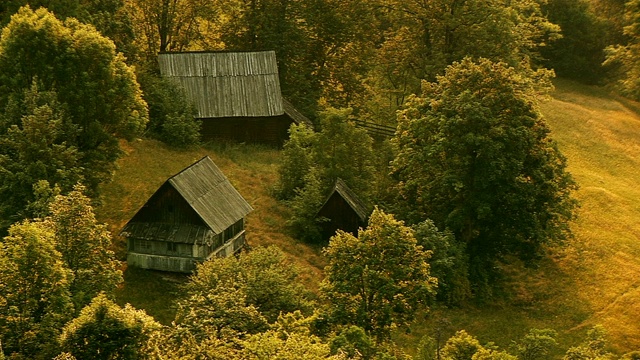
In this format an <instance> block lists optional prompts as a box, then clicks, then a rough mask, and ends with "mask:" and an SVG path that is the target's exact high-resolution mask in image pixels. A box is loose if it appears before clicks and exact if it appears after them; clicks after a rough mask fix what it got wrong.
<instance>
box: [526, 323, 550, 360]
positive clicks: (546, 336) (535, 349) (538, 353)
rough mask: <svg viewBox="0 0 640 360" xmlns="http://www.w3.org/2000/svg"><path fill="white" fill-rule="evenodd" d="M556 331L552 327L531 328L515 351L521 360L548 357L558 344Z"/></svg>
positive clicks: (536, 359)
mask: <svg viewBox="0 0 640 360" xmlns="http://www.w3.org/2000/svg"><path fill="white" fill-rule="evenodd" d="M556 336H558V333H556V332H555V331H554V330H550V329H542V330H540V329H531V330H530V331H529V333H528V334H527V335H525V336H524V337H523V338H522V339H521V340H520V342H518V344H516V345H515V352H516V354H517V355H518V358H519V359H521V360H538V359H540V360H541V359H547V358H548V356H549V354H550V353H551V350H552V349H553V348H554V347H555V346H557V345H558V342H557V341H556V339H555V338H556Z"/></svg>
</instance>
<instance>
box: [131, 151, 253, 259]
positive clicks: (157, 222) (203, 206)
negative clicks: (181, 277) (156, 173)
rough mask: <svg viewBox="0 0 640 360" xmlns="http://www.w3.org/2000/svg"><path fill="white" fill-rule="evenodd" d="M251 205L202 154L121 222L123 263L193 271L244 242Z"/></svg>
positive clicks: (235, 250) (235, 249) (224, 255)
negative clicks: (122, 225) (124, 252)
mask: <svg viewBox="0 0 640 360" xmlns="http://www.w3.org/2000/svg"><path fill="white" fill-rule="evenodd" d="M252 210H253V208H252V207H251V205H249V204H248V203H247V201H246V200H245V199H244V198H243V197H242V196H241V195H240V193H238V191H237V190H236V189H235V188H234V187H233V186H232V185H231V183H230V182H229V179H227V178H226V177H225V176H224V174H223V173H222V172H221V171H220V169H218V167H217V166H216V165H215V164H214V163H213V161H212V160H211V159H210V158H209V157H208V156H205V157H204V158H202V159H201V160H199V161H197V162H196V163H194V164H193V165H191V166H189V167H187V168H186V169H184V170H182V171H181V172H180V173H178V174H176V175H174V176H172V177H171V178H169V179H168V180H167V181H166V182H165V183H164V184H162V186H160V188H159V189H158V190H157V191H156V192H155V193H154V194H153V195H152V196H151V198H149V200H148V201H147V202H146V204H144V206H142V208H141V209H140V210H138V212H137V213H136V214H135V215H134V216H133V218H132V219H131V220H130V221H129V222H128V223H127V224H126V225H125V226H124V228H123V229H122V231H121V233H120V234H121V235H122V236H125V237H126V238H127V246H128V253H127V263H128V264H129V265H130V266H136V267H140V268H144V269H155V270H164V271H173V272H191V271H192V270H193V269H194V268H195V264H196V263H198V262H202V261H204V260H207V259H209V258H211V257H212V256H218V257H226V256H230V255H232V254H234V253H236V252H237V251H239V250H240V249H242V247H243V246H244V243H245V236H244V234H245V230H244V219H245V216H246V215H247V214H249V213H250V212H251V211H252Z"/></svg>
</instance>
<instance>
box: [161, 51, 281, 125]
mask: <svg viewBox="0 0 640 360" xmlns="http://www.w3.org/2000/svg"><path fill="white" fill-rule="evenodd" d="M158 62H159V65H160V73H161V74H162V76H164V77H166V78H169V79H174V80H175V81H177V82H178V83H180V84H181V85H182V87H183V88H184V89H185V93H186V95H187V96H188V97H189V98H190V99H191V100H192V101H193V102H194V103H195V105H196V108H197V109H198V112H199V117H201V118H221V117H261V116H278V115H282V114H284V113H285V109H284V104H283V101H282V94H281V91H280V81H279V79H278V66H277V63H276V54H275V52H274V51H260V52H186V53H161V54H159V55H158Z"/></svg>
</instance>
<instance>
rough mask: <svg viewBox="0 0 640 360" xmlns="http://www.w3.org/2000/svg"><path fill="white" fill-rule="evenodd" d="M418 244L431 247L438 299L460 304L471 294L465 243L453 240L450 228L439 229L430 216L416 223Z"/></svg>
mask: <svg viewBox="0 0 640 360" xmlns="http://www.w3.org/2000/svg"><path fill="white" fill-rule="evenodd" d="M413 230H414V231H415V234H416V240H417V241H418V245H420V246H422V248H423V249H424V250H427V251H431V253H432V255H431V258H430V259H429V266H430V271H431V275H433V276H434V277H435V278H437V279H438V294H437V298H438V300H440V301H442V302H444V303H445V304H448V305H459V304H461V303H462V302H463V301H465V300H467V299H469V298H470V297H471V285H470V284H469V261H468V255H467V254H466V252H465V248H464V244H463V243H460V242H458V241H456V239H455V238H454V236H453V234H452V233H451V231H443V232H440V231H438V228H437V227H436V226H435V225H434V224H433V221H431V220H425V221H423V222H421V223H419V224H417V225H415V226H413Z"/></svg>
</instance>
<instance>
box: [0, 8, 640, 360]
mask: <svg viewBox="0 0 640 360" xmlns="http://www.w3.org/2000/svg"><path fill="white" fill-rule="evenodd" d="M624 3H626V7H623V4H624ZM24 5H29V6H31V7H30V8H29V7H23V6H24ZM40 6H42V7H43V8H42V9H39V7H40ZM623 8H624V9H625V16H624V17H623V16H622V15H621V14H622V13H621V9H623ZM32 9H33V10H32ZM639 19H640V1H639V0H629V1H626V2H625V1H622V0H599V1H587V0H576V1H567V0H548V1H538V0H491V1H485V0H465V1H459V0H432V1H417V0H348V1H347V0H231V1H226V0H212V1H208V0H207V1H202V0H80V1H72V0H4V1H0V24H2V25H3V26H6V27H5V28H4V30H3V31H2V37H1V38H0V199H1V200H2V202H1V204H0V228H3V229H7V228H8V229H9V230H8V236H6V237H5V238H4V239H3V240H2V241H1V242H0V340H1V343H0V344H1V345H2V346H1V347H0V359H3V358H4V354H6V355H7V357H9V358H12V359H31V358H34V359H39V358H42V359H45V358H46V359H50V358H52V357H53V356H55V355H56V354H59V355H58V356H57V357H56V359H67V360H70V359H73V358H74V356H75V358H77V359H84V358H92V359H93V358H96V359H100V358H105V359H107V358H145V357H148V358H158V359H160V358H162V359H196V358H208V359H209V358H210V359H273V358H276V359H299V358H305V359H329V358H335V359H345V358H364V359H370V358H375V359H407V358H409V356H407V355H406V354H403V353H401V352H399V351H395V350H394V345H393V344H392V343H384V342H381V343H376V341H374V340H373V338H372V337H370V336H375V337H376V339H377V340H383V339H384V340H387V339H388V335H389V334H390V331H391V330H392V329H395V328H396V327H398V326H401V325H406V324H408V323H409V322H410V321H411V320H413V319H414V317H415V315H416V313H417V311H419V310H424V309H425V308H426V305H428V304H430V301H432V298H433V295H434V292H435V290H436V287H435V284H436V278H437V280H438V281H437V283H438V288H437V290H438V292H437V299H438V300H440V301H442V302H443V303H445V304H447V305H460V304H464V303H465V300H467V299H468V298H469V297H470V296H471V288H472V285H471V283H470V280H471V281H473V284H474V285H475V286H476V287H475V290H480V291H485V290H487V291H490V290H491V289H490V288H491V287H492V286H493V281H492V280H493V275H495V274H494V273H493V270H494V269H496V267H495V265H496V263H497V262H499V261H509V260H510V259H511V256H512V255H515V256H517V257H519V258H521V259H523V260H525V261H527V262H530V261H531V260H534V259H535V258H536V257H538V256H539V255H541V254H542V251H541V250H543V248H544V245H545V244H547V243H549V242H550V241H553V240H556V239H561V238H563V237H564V236H566V235H568V234H569V232H568V223H569V221H570V220H571V219H572V218H573V211H574V206H575V203H574V201H573V200H572V199H571V196H570V193H571V190H573V189H574V188H575V184H574V183H573V181H572V179H571V177H570V176H569V175H568V174H567V173H566V160H565V159H564V157H563V156H562V154H560V153H559V151H558V150H557V148H556V145H555V143H554V142H553V141H552V140H550V138H549V130H548V128H547V126H546V124H545V123H544V120H543V119H542V118H541V117H540V115H539V112H538V110H537V107H536V102H537V101H538V96H539V95H540V94H539V90H541V88H544V87H545V86H547V85H548V83H549V82H548V81H549V77H548V74H549V73H548V72H546V71H545V70H544V69H542V66H547V67H549V68H552V69H554V70H555V71H556V73H557V74H558V75H559V76H562V77H571V78H574V79H578V80H581V81H586V82H599V81H602V80H603V79H604V75H606V74H607V73H605V72H604V69H603V68H602V67H601V66H600V62H602V60H603V59H604V53H603V49H604V48H605V47H606V46H607V45H613V46H611V47H609V48H608V49H607V52H606V55H607V60H606V64H607V65H609V66H610V68H609V69H610V70H613V71H612V72H611V73H616V74H617V77H616V80H619V85H620V89H621V91H622V93H623V94H624V95H626V96H629V97H631V98H634V99H640V95H639V94H640V67H639V66H638V63H639V61H638V59H639V58H640V50H639V49H640V46H639V43H640V42H639V41H638V39H639V38H640V37H639V35H640V30H639V29H640V28H639V27H638V24H640V21H639ZM87 24H91V25H87ZM623 28H624V33H623ZM213 49H225V50H275V51H276V55H277V59H278V67H279V70H280V77H281V85H282V90H283V94H284V95H285V97H287V98H289V99H290V100H292V101H293V103H295V104H296V105H298V107H299V109H300V110H302V111H303V112H304V113H305V114H306V115H308V116H309V117H311V118H313V119H314V120H316V119H317V120H318V121H317V123H318V125H319V126H318V132H313V131H311V130H310V129H308V128H305V127H304V126H293V127H292V128H291V130H290V140H289V141H288V142H287V143H286V144H285V146H284V149H283V151H282V160H283V161H282V166H281V168H280V174H279V175H280V179H279V183H278V185H277V186H276V191H277V193H278V195H279V197H280V198H282V199H284V200H285V201H287V203H286V204H287V205H288V206H289V210H290V212H291V218H289V219H288V222H287V224H288V225H289V227H290V229H291V230H292V232H293V233H294V234H295V237H296V238H297V239H302V240H307V241H313V240H317V239H318V238H319V236H320V235H319V231H318V226H317V225H318V221H322V220H321V219H320V220H318V219H316V218H315V215H316V214H317V211H318V208H319V207H320V206H321V205H322V202H323V201H324V200H325V199H326V195H327V192H328V190H329V189H330V188H331V187H332V186H333V184H334V183H335V181H336V179H337V178H341V179H343V180H344V181H345V182H346V183H347V184H348V185H349V186H350V187H351V188H352V189H353V190H355V192H356V193H357V194H358V195H359V196H360V197H362V198H364V199H365V200H369V201H371V202H377V203H378V204H379V205H380V206H381V207H384V208H385V209H389V210H393V211H394V212H397V214H398V216H399V217H401V218H403V219H406V220H407V223H410V224H412V226H411V227H408V226H405V225H404V224H403V223H402V222H399V221H396V220H395V219H394V217H393V216H392V215H387V214H385V213H383V212H382V211H381V210H376V211H375V212H374V214H373V215H372V217H371V219H370V222H369V227H368V228H367V229H364V230H362V231H361V232H360V233H359V234H358V236H357V237H356V236H353V235H351V234H347V233H343V232H339V233H338V234H336V236H334V237H333V239H332V240H331V242H330V244H329V247H328V248H327V249H326V250H325V255H326V256H327V258H328V261H329V266H328V267H327V268H326V280H325V282H324V283H323V285H322V295H323V296H324V300H325V302H323V303H320V304H315V303H314V302H313V301H312V300H311V297H312V296H311V295H310V293H309V292H308V291H307V290H306V289H305V288H304V287H303V286H302V285H301V284H300V276H299V274H298V269H296V268H295V267H294V266H292V265H291V263H290V262H289V261H288V260H287V259H286V256H285V255H284V253H283V252H282V251H280V250H278V249H277V248H275V247H270V248H266V249H265V248H256V249H254V251H252V252H248V253H243V254H241V255H240V256H239V257H238V258H229V259H212V260H211V261H208V262H206V263H204V264H202V265H201V266H200V267H199V268H198V271H197V272H196V274H194V275H193V276H192V277H191V278H190V279H189V282H188V283H187V285H186V286H185V287H184V288H183V290H184V297H182V298H181V299H180V300H179V301H178V302H177V303H175V304H167V306H168V307H169V306H176V307H177V308H178V316H177V317H176V319H175V323H174V324H172V325H171V326H165V327H161V326H160V325H158V324H157V323H155V321H154V320H153V319H152V318H150V317H148V316H147V315H145V314H144V313H143V312H140V311H137V310H135V309H133V308H132V307H131V306H124V307H119V306H117V305H116V304H114V303H113V302H112V301H111V300H110V298H111V297H112V294H113V291H114V289H115V287H116V286H117V285H118V284H119V283H120V282H121V281H122V274H121V272H120V270H119V268H120V266H121V264H120V262H118V261H117V260H116V259H115V257H114V254H113V252H112V251H111V248H112V247H113V244H112V243H111V237H110V235H109V233H108V232H107V231H106V226H105V225H102V224H99V223H98V222H97V221H96V219H95V216H94V214H93V209H92V207H91V205H90V203H91V200H90V198H88V197H87V195H89V196H94V195H96V194H97V190H98V186H99V184H100V183H103V182H104V181H107V180H108V179H109V177H110V176H111V174H112V173H113V171H115V170H116V166H115V160H116V159H117V158H118V157H119V156H120V155H121V150H120V146H119V141H120V140H121V139H128V140H131V139H133V138H135V137H137V136H139V135H141V134H143V133H144V134H146V135H148V136H151V137H155V138H158V139H160V140H162V141H164V142H165V143H167V144H169V145H171V146H174V147H178V148H185V147H188V146H191V145H195V144H198V143H199V130H200V123H199V121H197V120H196V119H195V110H194V109H193V107H192V105H191V104H189V103H188V102H187V101H186V100H185V98H184V94H182V92H181V91H180V90H179V89H178V88H177V87H176V86H175V85H174V84H172V83H168V82H166V81H164V80H161V79H159V78H157V77H156V75H150V74H155V72H154V71H156V70H157V68H156V66H157V65H156V55H157V52H158V51H183V50H213ZM133 64H135V65H136V66H137V67H138V69H139V71H138V72H137V74H138V75H139V76H141V78H140V84H141V86H139V85H138V82H137V79H136V76H135V73H134V67H133V66H132V65H133ZM532 69H536V70H537V69H540V70H538V71H534V70H532ZM425 81H426V82H425ZM421 91H422V92H421ZM143 92H144V93H143ZM412 94H416V95H417V96H416V95H412ZM407 100H408V101H407ZM147 103H148V107H149V109H148V111H149V114H148V115H147ZM331 106H336V107H341V108H347V107H349V108H351V109H353V110H335V109H333V108H331ZM320 109H325V111H323V112H319V111H318V110H320ZM397 109H402V111H401V112H400V114H399V115H398V116H396V110H397ZM148 117H149V121H147V118H148ZM354 118H358V119H365V120H367V121H371V122H374V123H384V124H388V125H392V126H394V127H395V125H396V124H399V126H398V131H397V133H396V137H395V139H394V145H396V148H395V149H393V150H390V149H389V148H388V147H387V146H386V145H385V143H383V142H374V141H373V140H372V139H371V137H369V136H368V135H367V134H366V133H365V131H364V130H362V129H359V128H357V127H355V126H354V125H353V123H352V122H351V121H350V120H352V119H354ZM396 120H398V121H397V122H396ZM147 122H148V124H147ZM395 151H397V154H396V153H395ZM396 155H397V156H396ZM391 159H394V160H393V167H392V171H393V175H394V178H393V179H390V178H388V177H387V173H388V170H389V169H388V168H387V165H388V162H389V161H390V160H391ZM394 181H395V182H394ZM80 182H82V183H84V184H86V185H87V188H86V189H84V188H82V187H74V186H76V184H78V183H80ZM396 185H397V186H396ZM394 191H397V193H398V194H397V195H398V196H395V195H396V194H395V193H394ZM85 193H86V194H85ZM34 218H38V219H34ZM22 219H34V220H28V221H21V220H22ZM428 219H433V221H432V220H428ZM16 221H21V222H18V223H15V222H16ZM12 223H15V224H14V225H13V226H12V227H10V228H9V225H10V224H12ZM438 229H440V230H442V231H440V230H438ZM469 275H471V277H470V278H469ZM478 292H479V291H478ZM478 292H477V293H478ZM314 306H317V307H318V308H319V311H318V312H316V313H314V314H312V310H313V309H312V308H313V307H314ZM81 310H82V311H81ZM74 315H76V316H78V317H77V318H76V319H72V317H73V316H74ZM65 323H66V326H65V325H64V324H65ZM342 325H344V326H342ZM356 325H357V326H356ZM61 329H63V330H61ZM556 337H557V334H556V333H555V332H553V331H551V330H535V329H534V330H531V332H530V333H528V334H527V335H525V336H524V337H523V338H522V339H521V340H520V341H519V342H515V343H514V344H513V347H512V348H510V351H511V354H510V353H507V352H506V351H502V350H501V349H498V348H497V347H496V346H495V345H492V344H482V343H481V342H480V341H479V340H478V339H476V338H475V337H473V336H471V335H470V334H468V333H466V332H464V331H459V332H457V333H456V335H455V336H453V337H452V338H450V339H449V341H448V342H447V344H446V345H445V346H444V347H440V344H439V341H440V339H438V342H437V344H436V342H435V341H433V339H430V338H428V337H425V338H424V341H423V342H422V344H421V345H420V346H419V350H418V352H417V355H416V358H421V359H435V358H438V359H449V360H450V359H456V360H457V359H460V360H462V359H465V360H466V359H469V360H483V359H503V360H512V359H521V360H534V359H545V358H549V357H551V356H553V355H551V354H552V348H553V347H554V346H556V345H557V341H556ZM439 347H440V348H439ZM607 349H608V348H607V346H606V342H605V335H604V332H603V330H602V329H601V328H599V327H596V328H594V329H593V330H591V331H590V332H589V333H588V335H587V340H586V341H585V342H584V343H583V344H581V345H579V346H575V347H572V348H570V349H569V350H568V351H567V352H566V354H565V357H564V358H565V359H567V360H572V359H614V358H616V356H614V355H613V354H611V353H610V352H609V351H608V350H607ZM61 351H64V352H62V353H61ZM555 353H557V351H555ZM638 357H639V356H638V354H637V353H629V354H627V355H625V356H623V357H622V359H637V358H638Z"/></svg>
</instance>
